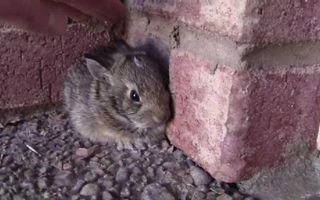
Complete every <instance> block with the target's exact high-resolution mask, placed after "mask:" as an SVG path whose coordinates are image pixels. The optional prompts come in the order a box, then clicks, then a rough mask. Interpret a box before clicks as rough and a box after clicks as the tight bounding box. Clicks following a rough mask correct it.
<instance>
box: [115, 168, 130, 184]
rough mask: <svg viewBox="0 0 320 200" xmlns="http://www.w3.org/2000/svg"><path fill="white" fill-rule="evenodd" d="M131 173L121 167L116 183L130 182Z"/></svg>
mask: <svg viewBox="0 0 320 200" xmlns="http://www.w3.org/2000/svg"><path fill="white" fill-rule="evenodd" d="M128 176H129V172H128V169H127V168H125V167H120V168H119V170H118V171H117V174H116V178H115V180H116V182H118V183H119V182H124V181H126V180H128Z"/></svg>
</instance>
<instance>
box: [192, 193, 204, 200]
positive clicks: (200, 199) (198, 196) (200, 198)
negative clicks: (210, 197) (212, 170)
mask: <svg viewBox="0 0 320 200" xmlns="http://www.w3.org/2000/svg"><path fill="white" fill-rule="evenodd" d="M205 199H206V194H205V193H203V192H200V191H195V192H194V193H193V194H192V198H191V200H205Z"/></svg>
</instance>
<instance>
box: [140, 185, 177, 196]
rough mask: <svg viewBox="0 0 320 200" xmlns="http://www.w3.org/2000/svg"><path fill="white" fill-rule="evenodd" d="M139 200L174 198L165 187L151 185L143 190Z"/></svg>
mask: <svg viewBox="0 0 320 200" xmlns="http://www.w3.org/2000/svg"><path fill="white" fill-rule="evenodd" d="M141 200H175V198H174V196H173V195H172V194H171V193H170V192H169V191H168V190H167V189H166V188H165V187H163V186H161V185H160V184H158V183H152V184H150V185H147V186H146V187H145V188H144V189H143V192H142V194H141Z"/></svg>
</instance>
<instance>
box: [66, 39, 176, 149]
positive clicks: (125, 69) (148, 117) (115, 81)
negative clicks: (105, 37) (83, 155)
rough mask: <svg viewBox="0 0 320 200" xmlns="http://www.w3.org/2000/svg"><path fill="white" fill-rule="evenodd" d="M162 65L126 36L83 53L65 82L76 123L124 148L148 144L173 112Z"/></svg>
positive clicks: (162, 130) (86, 132) (84, 132)
mask: <svg viewBox="0 0 320 200" xmlns="http://www.w3.org/2000/svg"><path fill="white" fill-rule="evenodd" d="M160 67H161V66H159V65H158V64H157V63H155V62H154V61H153V60H152V59H151V58H150V57H148V56H147V54H146V53H145V52H143V51H137V50H135V49H133V48H131V47H129V45H128V44H126V42H125V41H123V40H118V41H115V42H114V43H113V44H111V45H109V46H106V47H98V48H96V49H94V50H92V51H91V52H89V53H88V54H85V56H84V58H82V59H81V60H80V61H78V62H77V63H76V64H75V65H73V66H71V67H70V69H69V71H68V74H67V77H66V80H65V84H64V100H65V105H66V109H67V111H68V112H69V115H70V118H71V121H72V123H73V126H74V127H75V128H76V129H77V130H78V131H79V132H80V134H82V135H83V136H85V137H88V138H89V139H91V140H93V141H114V142H116V143H117V145H118V148H120V149H124V148H125V149H132V148H144V144H146V143H147V144H152V143H154V142H156V141H158V140H160V139H162V138H164V133H165V127H166V123H167V121H168V120H169V117H170V115H171V112H170V105H169V104H170V95H169V91H168V87H167V85H166V83H165V79H164V77H163V74H162V73H161V72H160Z"/></svg>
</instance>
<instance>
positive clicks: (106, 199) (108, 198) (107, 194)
mask: <svg viewBox="0 0 320 200" xmlns="http://www.w3.org/2000/svg"><path fill="white" fill-rule="evenodd" d="M102 199H103V200H112V199H113V197H112V195H111V194H110V192H107V191H104V192H103V193H102Z"/></svg>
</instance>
